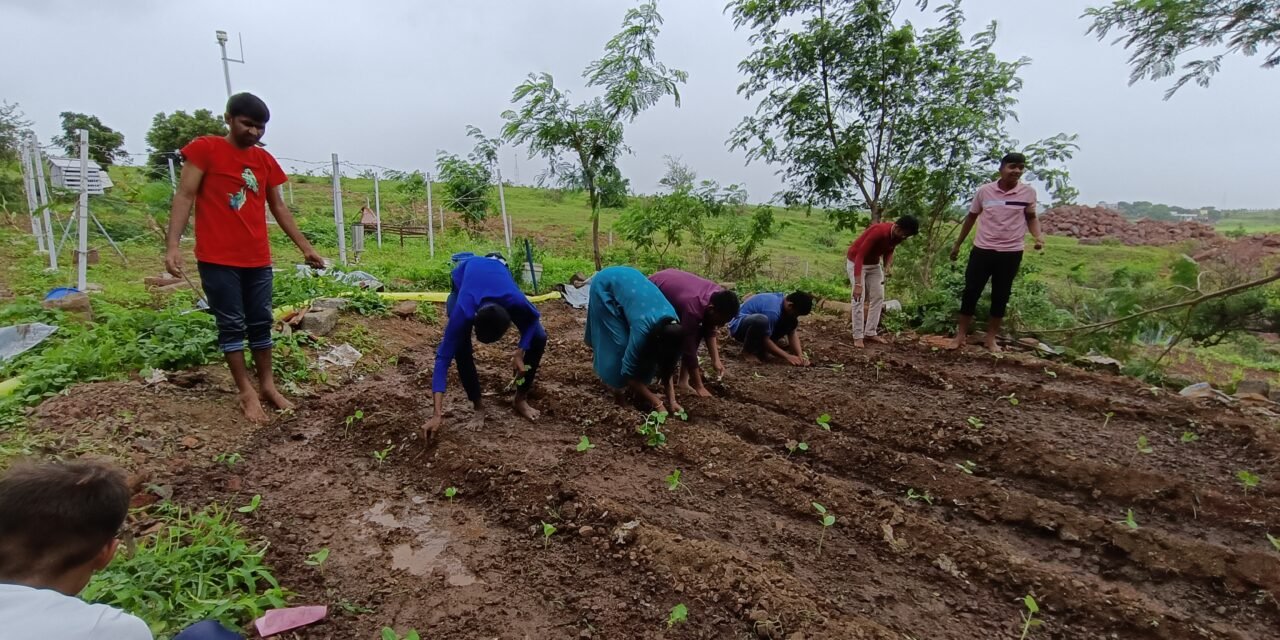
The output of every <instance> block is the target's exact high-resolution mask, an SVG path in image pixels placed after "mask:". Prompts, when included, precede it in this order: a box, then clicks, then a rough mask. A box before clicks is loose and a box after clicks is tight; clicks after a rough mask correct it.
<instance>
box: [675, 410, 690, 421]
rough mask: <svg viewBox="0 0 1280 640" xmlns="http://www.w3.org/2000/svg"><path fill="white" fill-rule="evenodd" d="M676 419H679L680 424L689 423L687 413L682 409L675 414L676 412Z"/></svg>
mask: <svg viewBox="0 0 1280 640" xmlns="http://www.w3.org/2000/svg"><path fill="white" fill-rule="evenodd" d="M676 417H677V418H680V420H681V421H682V422H688V421H689V412H688V411H685V410H684V409H681V410H679V411H677V412H676Z"/></svg>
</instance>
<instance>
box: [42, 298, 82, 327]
mask: <svg viewBox="0 0 1280 640" xmlns="http://www.w3.org/2000/svg"><path fill="white" fill-rule="evenodd" d="M41 306H43V307H44V308H46V309H61V310H62V311H64V312H66V313H69V314H71V315H73V316H77V317H79V318H80V319H81V320H84V321H85V322H93V307H92V306H90V304H89V294H87V293H72V294H69V295H65V296H63V297H61V298H56V299H54V300H45V301H44V302H43V303H41Z"/></svg>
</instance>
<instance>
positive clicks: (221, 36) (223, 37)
mask: <svg viewBox="0 0 1280 640" xmlns="http://www.w3.org/2000/svg"><path fill="white" fill-rule="evenodd" d="M214 35H215V36H216V37H217V38H218V48H220V49H222V77H223V78H224V79H225V80H226V81H227V97H228V98H230V97H231V67H230V66H228V65H227V63H228V62H238V63H240V64H244V39H243V38H240V36H239V34H237V35H236V38H238V39H240V59H239V60H236V59H235V58H228V57H227V32H226V31H222V30H218V31H216V32H214Z"/></svg>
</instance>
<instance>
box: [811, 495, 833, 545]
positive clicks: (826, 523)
mask: <svg viewBox="0 0 1280 640" xmlns="http://www.w3.org/2000/svg"><path fill="white" fill-rule="evenodd" d="M810 504H812V505H813V509H814V511H817V512H818V521H819V522H821V523H822V531H821V532H820V533H819V534H818V555H822V541H823V539H825V538H826V536H827V528H829V527H831V526H832V525H834V524H835V523H836V516H835V514H833V513H828V512H827V508H826V507H824V506H822V505H820V504H818V503H816V502H812V503H810Z"/></svg>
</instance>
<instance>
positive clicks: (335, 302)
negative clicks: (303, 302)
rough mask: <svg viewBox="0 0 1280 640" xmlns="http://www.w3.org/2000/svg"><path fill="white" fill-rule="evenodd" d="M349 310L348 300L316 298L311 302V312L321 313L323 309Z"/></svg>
mask: <svg viewBox="0 0 1280 640" xmlns="http://www.w3.org/2000/svg"><path fill="white" fill-rule="evenodd" d="M345 308H347V299H346V298H316V299H315V300H312V301H311V310H312V311H319V310H321V309H335V310H338V311H341V310H342V309H345Z"/></svg>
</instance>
